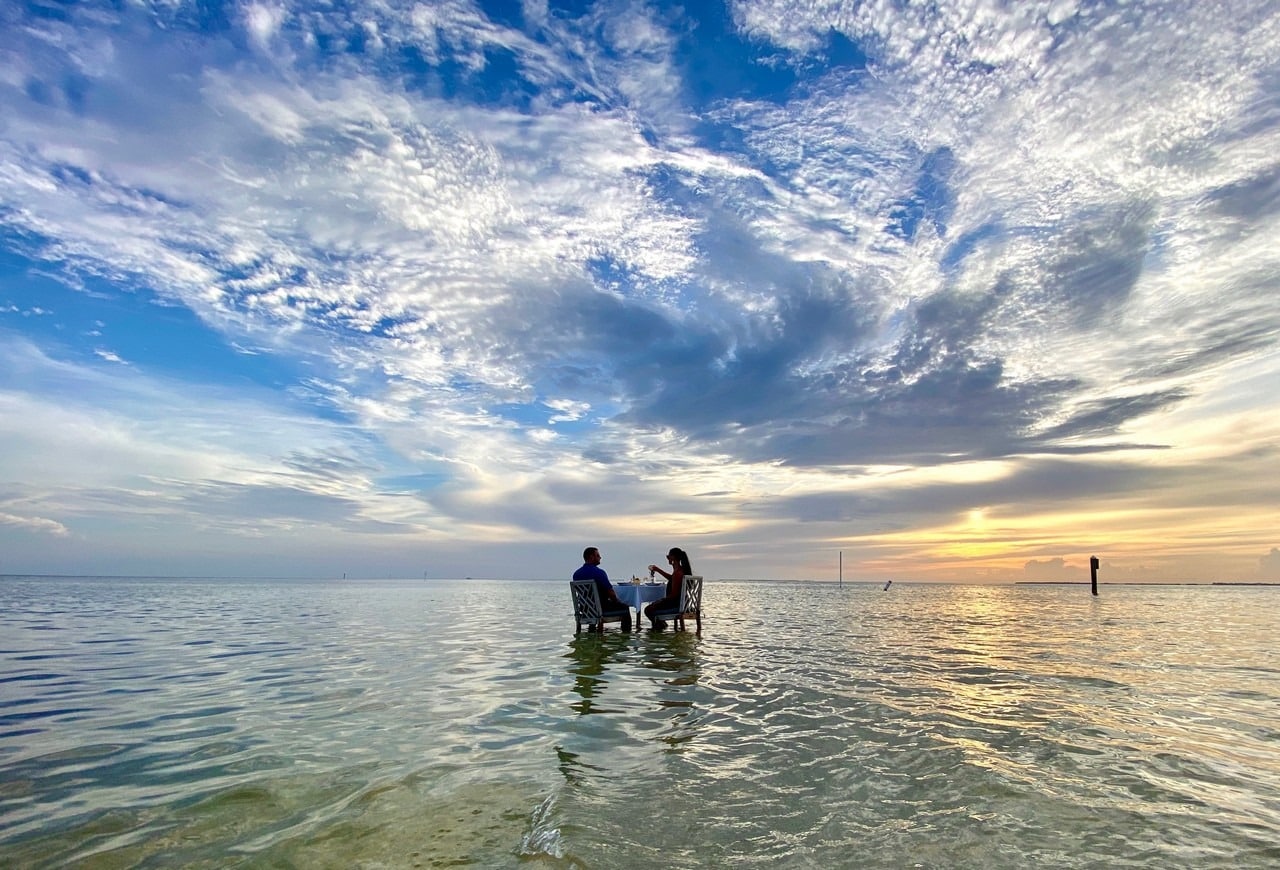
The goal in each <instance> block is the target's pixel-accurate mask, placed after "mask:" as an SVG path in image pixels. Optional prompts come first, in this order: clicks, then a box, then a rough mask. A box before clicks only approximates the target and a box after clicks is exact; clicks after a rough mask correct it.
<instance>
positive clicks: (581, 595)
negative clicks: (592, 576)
mask: <svg viewBox="0 0 1280 870" xmlns="http://www.w3.org/2000/svg"><path fill="white" fill-rule="evenodd" d="M569 594H571V595H572V596H573V618H574V619H576V620H578V623H579V624H582V623H584V622H599V621H600V619H601V618H602V617H603V616H604V607H602V606H601V604H600V588H599V587H598V586H596V581H594V580H570V581H569Z"/></svg>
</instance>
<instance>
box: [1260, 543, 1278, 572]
mask: <svg viewBox="0 0 1280 870" xmlns="http://www.w3.org/2000/svg"><path fill="white" fill-rule="evenodd" d="M1258 577H1260V578H1261V579H1263V580H1280V547H1272V548H1271V552H1270V553H1268V554H1267V555H1265V556H1263V557H1262V558H1260V559H1259V560H1258Z"/></svg>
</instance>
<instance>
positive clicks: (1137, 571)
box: [0, 0, 1280, 583]
mask: <svg viewBox="0 0 1280 870" xmlns="http://www.w3.org/2000/svg"><path fill="white" fill-rule="evenodd" d="M1278 291H1280V3H1277V2H1274V0H1266V2H1258V0H1222V2H1213V0H1129V2H1084V0H1048V2H1037V0H1018V2H998V0H932V2H908V0H868V2H853V0H847V2H842V0H789V2H781V0H750V2H737V0H731V2H727V3H723V4H722V3H715V2H707V3H686V4H676V3H668V2H641V0H622V2H610V0H602V2H594V3H593V2H583V0H569V2H547V0H526V2H523V3H512V2H496V0H482V2H481V0H477V2H473V0H440V2H393V0H381V2H356V3H344V2H340V0H310V2H284V0H279V2H266V0H259V2H227V3H218V2H186V0H151V2H146V0H114V2H76V3H60V2H51V0H43V2H26V3H15V2H0V573H11V574H12V573H42V574H45V573H47V574H143V575H182V576H192V575H194V576H290V577H294V576H296V577H338V576H342V575H344V574H346V575H348V576H350V577H352V578H356V577H370V578H383V577H396V578H417V577H427V578H446V577H467V576H471V577H493V578H546V579H550V578H559V577H567V576H568V575H569V574H570V573H571V572H572V571H573V570H574V569H575V568H576V567H578V566H579V565H580V564H581V553H582V549H583V547H585V546H588V545H595V546H598V547H600V549H601V551H602V554H603V567H604V568H605V569H606V570H608V571H609V572H610V573H611V576H613V577H615V578H618V577H623V578H625V577H629V576H630V575H632V574H637V573H642V572H644V570H645V568H646V566H647V565H648V564H650V563H655V562H656V563H657V564H659V565H665V559H664V558H663V554H665V553H666V551H667V550H668V548H670V547H672V546H679V547H682V548H684V549H685V550H687V551H688V553H689V555H690V557H691V561H692V564H693V567H694V569H695V571H697V572H698V573H700V574H703V575H704V576H706V577H708V578H709V579H711V578H776V579H796V580H811V579H816V580H838V579H843V580H844V581H846V582H855V581H860V580H865V581H877V582H878V581H882V580H885V579H894V580H903V581H948V582H998V583H1007V582H1014V581H1026V580H1034V581H1053V580H1075V581H1081V582H1087V581H1088V579H1089V559H1090V556H1095V555H1096V556H1097V557H1098V558H1099V560H1100V563H1101V570H1100V572H1099V579H1100V581H1101V582H1104V583H1105V582H1129V581H1137V582H1140V581H1237V582H1254V581H1260V580H1272V581H1275V580H1280V473H1277V471H1278V470H1280V461H1278V460H1280V413H1278V412H1280V304H1278V300H1280V292H1278Z"/></svg>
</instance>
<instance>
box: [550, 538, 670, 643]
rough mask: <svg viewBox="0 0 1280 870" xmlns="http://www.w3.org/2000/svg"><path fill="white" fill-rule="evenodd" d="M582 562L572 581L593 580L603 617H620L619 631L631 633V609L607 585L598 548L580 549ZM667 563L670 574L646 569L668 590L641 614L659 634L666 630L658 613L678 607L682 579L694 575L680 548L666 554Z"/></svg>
mask: <svg viewBox="0 0 1280 870" xmlns="http://www.w3.org/2000/svg"><path fill="white" fill-rule="evenodd" d="M582 561H583V565H582V567H581V568H579V569H578V570H577V571H574V572H573V579H574V580H594V581H595V582H596V587H597V588H598V589H599V590H600V603H601V605H603V607H604V613H605V615H606V616H621V617H622V630H623V631H630V630H631V608H630V607H629V606H627V605H626V604H625V603H623V602H622V601H619V600H618V593H617V592H615V591H614V589H613V584H612V583H610V582H609V575H608V574H606V573H605V570H604V569H603V568H601V567H600V550H599V548H597V547H587V548H586V549H585V550H583V551H582ZM667 562H668V563H670V565H671V570H670V571H664V570H662V569H661V568H659V567H658V566H657V565H650V566H649V575H650V576H653V574H654V573H655V572H656V573H658V574H661V575H662V576H663V577H666V578H667V588H666V591H665V593H664V595H663V597H662V598H659V599H658V600H657V601H654V602H652V603H650V604H649V606H648V607H646V608H645V609H644V615H645V616H647V617H648V618H649V624H650V626H651V627H652V628H653V629H654V630H655V631H662V630H663V629H664V628H666V627H667V624H666V622H664V621H663V620H661V619H659V618H658V614H659V613H664V612H668V611H674V610H676V609H677V608H678V607H679V606H680V588H681V586H682V585H683V583H684V578H685V577H687V576H689V575H690V574H692V573H693V568H692V567H690V565H689V554H688V553H686V552H685V551H684V550H682V549H680V548H679V547H672V548H671V549H670V550H669V551H668V552H667Z"/></svg>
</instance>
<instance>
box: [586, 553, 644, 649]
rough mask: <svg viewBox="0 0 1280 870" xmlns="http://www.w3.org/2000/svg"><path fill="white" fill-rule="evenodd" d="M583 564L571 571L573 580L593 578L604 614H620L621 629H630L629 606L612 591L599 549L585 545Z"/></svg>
mask: <svg viewBox="0 0 1280 870" xmlns="http://www.w3.org/2000/svg"><path fill="white" fill-rule="evenodd" d="M582 561H583V562H584V564H583V566H582V567H581V568H579V569H578V570H577V571H574V572H573V579H574V580H594V581H596V588H597V589H598V590H599V592H600V605H601V606H602V607H603V608H604V613H605V616H614V615H618V614H621V616H622V630H623V631H630V630H631V608H630V607H628V606H627V605H625V604H623V603H622V602H621V601H619V600H618V593H616V592H614V591H613V584H612V583H610V582H609V575H608V574H606V573H605V572H604V569H603V568H601V567H600V551H599V550H598V549H597V548H595V547H587V548H586V549H585V550H583V551H582Z"/></svg>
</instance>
